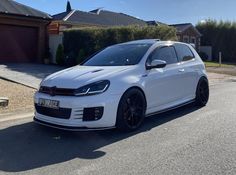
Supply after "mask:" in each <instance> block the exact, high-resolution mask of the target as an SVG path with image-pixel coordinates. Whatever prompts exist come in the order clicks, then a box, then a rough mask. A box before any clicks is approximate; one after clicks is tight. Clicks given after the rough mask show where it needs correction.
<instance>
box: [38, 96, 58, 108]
mask: <svg viewBox="0 0 236 175" xmlns="http://www.w3.org/2000/svg"><path fill="white" fill-rule="evenodd" d="M38 105H39V106H43V107H47V108H53V109H58V108H59V101H56V100H48V99H42V98H40V99H39V102H38Z"/></svg>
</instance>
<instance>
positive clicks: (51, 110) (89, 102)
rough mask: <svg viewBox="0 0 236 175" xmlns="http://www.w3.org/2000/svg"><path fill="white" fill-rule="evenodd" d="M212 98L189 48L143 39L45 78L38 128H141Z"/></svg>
mask: <svg viewBox="0 0 236 175" xmlns="http://www.w3.org/2000/svg"><path fill="white" fill-rule="evenodd" d="M208 98H209V87H208V79H207V75H206V70H205V66H204V64H203V62H202V60H201V58H200V57H199V55H198V54H197V52H196V51H195V49H194V48H193V47H192V46H191V45H189V44H185V43H180V42H172V41H159V40H156V39H149V40H138V41H132V42H127V43H122V44H117V45H114V46H110V47H107V48H105V49H104V50H102V51H100V52H98V53H97V54H95V55H94V56H92V57H91V58H89V59H87V60H86V61H85V62H84V63H83V64H82V65H79V66H75V67H72V68H69V69H65V70H63V71H60V72H57V73H54V74H52V75H50V76H48V77H47V78H45V79H44V80H43V81H42V83H41V85H40V89H39V91H38V92H37V93H36V94H35V99H34V101H35V118H34V120H35V121H36V122H37V123H40V124H43V125H46V126H50V127H55V128H60V129H66V130H94V129H109V128H114V127H117V128H118V129H121V130H125V131H132V130H135V129H137V128H139V127H140V126H141V124H142V122H143V119H144V118H145V117H147V116H150V115H153V114H156V113H160V112H163V111H167V110H170V109H173V108H177V107H180V106H183V105H186V104H188V103H192V102H195V103H196V104H197V105H200V106H205V105H206V104H207V102H208Z"/></svg>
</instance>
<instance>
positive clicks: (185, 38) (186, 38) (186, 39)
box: [183, 35, 189, 43]
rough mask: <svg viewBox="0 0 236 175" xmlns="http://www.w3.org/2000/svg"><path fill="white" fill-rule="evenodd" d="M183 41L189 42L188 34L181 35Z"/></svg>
mask: <svg viewBox="0 0 236 175" xmlns="http://www.w3.org/2000/svg"><path fill="white" fill-rule="evenodd" d="M183 42H185V43H189V36H186V35H185V36H184V37H183Z"/></svg>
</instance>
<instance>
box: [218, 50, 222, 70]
mask: <svg viewBox="0 0 236 175" xmlns="http://www.w3.org/2000/svg"><path fill="white" fill-rule="evenodd" d="M221 64H222V52H219V66H220V67H221Z"/></svg>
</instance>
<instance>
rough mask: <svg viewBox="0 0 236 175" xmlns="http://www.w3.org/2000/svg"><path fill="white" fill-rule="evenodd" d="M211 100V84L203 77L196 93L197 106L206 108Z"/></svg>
mask: <svg viewBox="0 0 236 175" xmlns="http://www.w3.org/2000/svg"><path fill="white" fill-rule="evenodd" d="M208 100H209V84H208V80H207V78H206V77H202V78H201V79H200V80H199V82H198V85H197V91H196V99H195V101H196V105H197V106H201V107H203V106H206V104H207V102H208Z"/></svg>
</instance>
